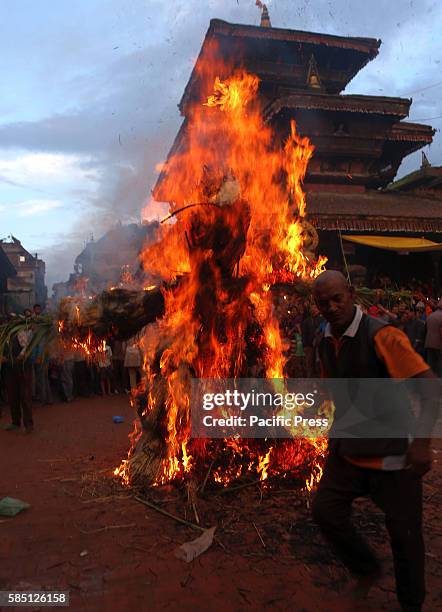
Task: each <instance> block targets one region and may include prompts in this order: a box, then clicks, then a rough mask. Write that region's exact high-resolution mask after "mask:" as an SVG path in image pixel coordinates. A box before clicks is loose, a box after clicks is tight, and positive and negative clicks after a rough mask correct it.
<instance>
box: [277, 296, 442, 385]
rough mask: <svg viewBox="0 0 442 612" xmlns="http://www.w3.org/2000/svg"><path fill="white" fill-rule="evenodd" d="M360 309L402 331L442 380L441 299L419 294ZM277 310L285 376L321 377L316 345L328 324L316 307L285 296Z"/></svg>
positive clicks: (362, 305) (311, 303) (361, 306)
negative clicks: (282, 341) (391, 302)
mask: <svg viewBox="0 0 442 612" xmlns="http://www.w3.org/2000/svg"><path fill="white" fill-rule="evenodd" d="M420 298H422V299H420ZM359 306H360V308H361V310H362V311H363V312H364V313H366V314H369V315H370V316H372V317H375V318H376V319H379V320H381V321H384V322H386V323H388V324H389V325H393V326H394V327H397V328H399V329H401V330H402V331H403V332H404V333H405V335H406V336H407V337H408V339H409V340H410V343H411V345H412V347H413V348H414V350H415V351H416V352H417V353H419V354H420V355H421V356H422V357H423V358H424V359H425V360H426V361H427V363H428V364H429V366H430V367H431V368H432V370H433V371H434V372H435V373H436V374H437V375H438V376H439V377H442V299H441V300H439V301H436V300H435V299H433V298H430V297H424V296H423V295H421V294H419V296H418V297H417V298H415V299H414V300H411V301H410V300H407V301H405V300H399V301H396V302H394V303H393V304H392V305H391V306H390V307H389V308H387V307H386V306H384V305H383V304H382V302H381V301H378V302H377V303H376V304H374V305H371V306H369V305H366V306H364V304H359ZM278 311H279V312H278V316H279V317H280V320H281V329H282V332H283V336H284V339H285V355H286V357H287V364H286V375H287V376H289V377H291V378H296V377H297V378H304V377H305V378H314V377H319V376H320V375H321V372H320V366H319V361H318V354H317V346H318V342H319V339H320V338H321V335H322V333H323V331H324V328H325V324H326V322H325V320H324V319H323V317H322V316H321V315H320V313H319V310H318V308H317V306H316V304H315V303H314V302H310V301H304V300H300V299H299V298H290V297H289V296H287V295H285V296H282V299H281V300H280V301H279V305H278Z"/></svg>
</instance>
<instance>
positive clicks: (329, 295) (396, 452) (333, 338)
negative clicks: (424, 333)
mask: <svg viewBox="0 0 442 612" xmlns="http://www.w3.org/2000/svg"><path fill="white" fill-rule="evenodd" d="M313 294H314V298H315V302H316V304H317V306H318V308H319V310H320V312H321V314H322V316H323V317H324V318H325V319H326V321H327V326H326V328H325V331H324V335H323V338H322V339H321V341H320V344H319V358H320V363H321V373H322V376H323V377H325V378H342V379H352V378H356V379H361V380H362V381H363V380H364V379H370V378H372V379H381V378H394V379H413V380H414V381H415V382H417V383H418V385H419V391H420V394H421V396H422V399H424V400H425V402H424V403H425V410H422V411H421V413H420V414H419V418H418V421H417V425H416V429H415V432H414V436H415V439H414V440H413V441H411V442H410V438H409V437H407V438H405V439H400V438H391V439H390V438H386V439H385V438H382V439H376V438H373V439H371V438H369V437H366V438H365V439H362V438H359V439H358V438H352V439H338V438H336V439H331V440H330V442H329V455H328V458H327V462H326V465H325V468H324V474H323V477H322V479H321V481H320V483H319V487H318V491H317V494H316V497H315V500H314V503H313V516H314V518H315V520H316V522H317V523H318V525H319V527H320V529H321V531H322V533H323V535H324V536H325V538H326V539H327V540H328V542H329V544H330V545H331V546H332V548H333V549H334V551H335V553H336V554H337V556H338V557H339V558H340V559H341V561H342V562H343V563H344V564H345V565H346V567H347V568H348V569H349V570H350V572H351V573H352V574H353V575H354V576H355V577H356V578H357V581H356V586H355V589H354V591H353V594H354V595H355V596H356V597H361V596H365V595H367V594H368V591H369V588H370V587H371V585H372V584H373V583H374V582H375V581H376V580H377V579H378V578H379V576H380V574H381V566H380V563H379V561H378V560H377V559H376V557H375V555H374V554H373V552H372V551H371V549H370V548H369V546H368V544H367V543H366V542H365V540H364V539H363V538H362V537H361V536H360V535H359V533H358V532H357V531H356V530H355V528H354V526H353V524H352V522H351V507H352V503H353V500H354V499H356V498H357V497H364V496H369V497H371V499H372V500H373V501H374V502H375V503H376V504H377V505H378V507H379V508H381V509H382V510H383V511H384V513H385V521H386V527H387V530H388V532H389V535H390V543H391V548H392V552H393V559H394V566H395V576H396V591H397V595H398V600H399V603H400V604H401V606H402V609H403V610H404V611H408V612H418V611H420V610H421V608H422V604H423V601H424V598H425V571H424V560H425V551H424V543H423V537H422V476H423V474H425V473H426V472H427V471H428V470H429V469H430V468H431V462H432V450H431V445H430V442H431V440H430V437H431V432H432V429H433V427H434V424H435V422H436V419H437V415H438V408H439V386H438V380H437V377H436V376H435V374H434V373H433V372H432V371H431V369H430V368H429V366H428V365H427V364H426V363H425V361H424V360H423V359H422V357H421V356H420V355H419V354H418V353H416V352H415V351H414V350H413V348H412V346H411V344H410V341H409V340H408V338H407V336H406V335H405V334H404V333H403V332H402V331H401V330H400V329H398V328H396V327H393V326H391V325H389V324H388V323H386V322H384V321H381V320H379V319H375V318H373V317H370V316H367V315H365V314H363V313H362V311H361V310H360V309H359V308H358V307H356V306H355V305H354V294H353V289H352V288H351V287H350V286H349V285H348V283H347V281H346V279H345V278H344V276H343V275H342V274H341V273H340V272H336V271H332V270H328V271H326V272H324V273H322V274H321V275H320V276H319V277H318V278H317V279H316V281H315V283H314V286H313ZM390 389H393V390H392V391H391V402H392V403H396V404H398V406H396V407H398V408H399V410H402V409H404V410H405V409H406V407H404V406H402V404H401V401H402V396H399V395H397V396H395V391H394V388H393V386H392V387H390ZM398 398H399V400H398ZM335 403H336V402H335ZM385 405H387V406H388V405H389V403H388V402H386V404H385ZM338 409H339V406H338V405H336V411H338Z"/></svg>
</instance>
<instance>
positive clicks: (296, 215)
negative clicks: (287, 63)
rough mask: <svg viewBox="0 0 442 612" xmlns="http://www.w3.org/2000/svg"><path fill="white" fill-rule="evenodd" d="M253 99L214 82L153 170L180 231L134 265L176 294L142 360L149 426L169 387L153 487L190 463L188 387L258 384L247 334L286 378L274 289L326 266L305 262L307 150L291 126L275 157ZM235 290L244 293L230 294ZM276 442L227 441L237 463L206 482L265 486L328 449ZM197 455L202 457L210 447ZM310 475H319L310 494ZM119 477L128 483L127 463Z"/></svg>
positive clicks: (249, 90) (248, 79) (166, 229)
mask: <svg viewBox="0 0 442 612" xmlns="http://www.w3.org/2000/svg"><path fill="white" fill-rule="evenodd" d="M202 72H204V68H203V70H202ZM225 72H226V67H225V66H224V67H222V73H225ZM258 89H259V79H258V77H256V76H254V75H251V74H248V73H246V72H244V71H240V72H236V73H234V74H233V75H232V76H230V77H229V78H227V79H223V80H222V79H221V78H219V77H217V78H216V79H215V83H214V86H213V93H212V94H211V95H209V96H208V99H207V102H206V103H204V104H195V105H194V106H193V107H192V108H190V110H189V114H188V120H187V132H186V134H187V136H186V144H185V146H184V145H183V146H181V147H179V149H178V150H177V152H176V153H175V154H174V155H173V156H172V157H171V158H170V159H169V160H168V161H167V162H166V163H165V164H162V165H161V170H162V173H163V175H162V184H161V186H160V188H159V197H163V198H164V199H168V200H169V201H170V202H171V211H172V213H173V214H175V213H176V220H177V221H176V223H174V224H169V225H163V226H162V227H161V230H160V233H159V237H158V241H157V243H156V244H155V245H153V246H151V247H149V248H147V249H146V250H145V251H144V253H143V255H142V259H143V263H144V269H145V270H146V271H148V273H149V274H150V275H151V276H155V275H159V276H161V277H162V278H163V279H164V280H165V281H169V282H170V281H173V280H175V279H179V283H178V285H177V286H176V287H174V288H173V289H167V290H164V291H163V293H164V298H165V314H164V317H163V318H162V320H161V321H160V322H159V333H158V338H157V342H156V346H155V347H154V348H153V349H151V351H150V353H149V354H147V355H146V359H145V369H146V380H147V390H148V395H149V397H148V400H149V401H148V408H146V414H145V416H147V415H148V414H149V413H150V412H152V411H154V410H156V409H157V407H158V402H159V401H160V400H159V399H158V397H157V396H156V395H155V393H154V392H153V391H152V389H154V388H155V385H158V380H159V379H161V380H163V381H165V382H164V384H165V399H164V414H165V419H164V425H165V427H164V431H165V434H164V449H165V450H164V455H163V459H162V463H161V467H160V470H159V473H158V475H157V477H156V479H155V483H156V484H160V483H163V482H167V481H170V480H173V479H174V478H176V477H178V476H182V475H184V473H186V472H189V471H190V470H191V469H192V466H194V465H195V462H196V461H197V455H198V453H197V452H196V446H195V445H196V443H195V445H192V442H191V441H190V439H189V435H190V391H189V389H190V380H191V378H195V377H197V378H219V377H223V378H234V377H238V376H243V375H244V374H245V375H248V376H250V375H256V371H254V372H251V370H250V368H249V365H250V364H248V362H247V347H248V341H249V340H248V337H249V335H250V327H251V325H252V323H253V322H255V323H256V326H257V328H258V329H259V330H261V332H260V333H258V334H257V336H258V340H257V342H258V344H259V353H260V360H261V366H262V374H263V375H264V376H265V377H267V378H271V379H281V378H283V377H284V366H285V362H286V358H285V356H284V352H283V349H284V347H283V342H282V339H281V334H280V329H279V322H278V320H277V318H276V315H275V313H274V307H273V302H272V293H271V291H270V288H271V286H272V285H273V284H274V283H276V282H280V281H281V280H283V281H284V282H289V283H294V282H296V280H297V279H302V280H303V281H308V280H309V279H312V278H315V277H316V276H317V275H318V274H319V273H320V272H321V271H322V270H323V269H324V266H325V262H326V258H324V257H320V258H319V259H318V260H317V261H315V260H314V259H313V256H312V254H311V253H310V254H306V253H304V250H303V249H304V246H305V244H304V242H305V235H304V229H305V217H306V201H305V195H304V192H303V189H302V185H303V180H304V177H305V174H306V171H307V166H308V163H309V160H310V159H311V157H312V155H313V152H314V147H313V146H312V144H311V143H310V142H309V140H308V138H303V137H301V136H300V135H299V134H298V133H297V131H296V124H295V122H294V121H292V122H291V124H290V133H289V135H288V137H287V138H286V140H285V142H284V144H283V146H282V147H277V146H275V134H274V133H273V131H272V129H271V128H270V127H269V126H268V125H267V124H266V123H265V122H264V119H263V115H262V110H261V108H260V106H259V103H258V99H257V94H258ZM226 279H231V280H226ZM235 283H236V286H238V287H240V290H237V291H235V290H233V289H232V286H235ZM150 288H151V286H148V287H146V288H145V289H146V290H149V289H150ZM220 330H221V331H220ZM255 340H256V338H255ZM158 354H160V359H159V364H160V366H159V371H158V366H156V365H155V363H158V359H157V355H158ZM256 367H257V368H258V369H259V365H258V366H256ZM155 368H157V369H155ZM139 435H141V433H139V434H138V437H139ZM137 439H138V438H137V436H134V437H133V445H135V444H136V441H137ZM279 442H280V444H276V443H275V444H272V446H270V447H268V444H267V448H266V450H265V452H264V453H263V452H262V448H263V447H262V445H260V444H254V443H253V442H250V443H248V442H246V441H240V442H239V441H235V440H225V441H224V443H223V444H224V445H225V446H224V448H225V450H226V452H229V453H233V454H234V455H235V456H236V459H235V460H232V463H231V465H230V466H228V467H224V468H223V470H221V469H216V470H214V473H213V479H214V480H215V482H222V483H223V484H226V483H227V482H229V481H231V480H232V479H234V478H238V477H239V476H240V475H241V474H244V473H245V472H247V471H249V470H252V469H253V470H256V472H257V473H258V474H259V476H260V479H261V480H266V479H267V478H268V477H269V475H271V474H275V473H280V474H281V473H282V472H281V470H282V471H284V470H286V471H289V470H290V469H291V468H292V467H294V466H295V467H296V466H299V465H300V464H302V461H303V458H306V457H310V459H311V460H312V461H313V463H314V465H315V466H316V459H315V457H316V456H318V457H320V456H322V454H323V452H324V449H325V443H324V442H323V441H321V440H318V441H316V442H315V441H309V442H306V443H305V445H304V447H303V446H302V445H300V444H299V441H291V442H287V441H279ZM201 448H203V451H202V452H205V451H204V449H206V448H207V444H202V445H201ZM258 448H260V449H261V450H258ZM254 449H256V450H254ZM240 457H241V458H242V460H241V461H238V459H239V458H240ZM312 457H313V459H312ZM318 461H319V463H318V465H320V460H319V459H318ZM318 471H319V468H316V467H315V470H314V473H313V472H312V475H311V478H309V479H308V483H306V486H307V488H309V487H312V486H313V484H314V482H315V478H316V476H315V474H316V475H317V473H318ZM116 475H118V476H120V477H122V479H123V481H124V482H129V481H130V460H129V462H126V463H124V464H123V465H122V466H120V468H117V470H116ZM312 479H313V480H312Z"/></svg>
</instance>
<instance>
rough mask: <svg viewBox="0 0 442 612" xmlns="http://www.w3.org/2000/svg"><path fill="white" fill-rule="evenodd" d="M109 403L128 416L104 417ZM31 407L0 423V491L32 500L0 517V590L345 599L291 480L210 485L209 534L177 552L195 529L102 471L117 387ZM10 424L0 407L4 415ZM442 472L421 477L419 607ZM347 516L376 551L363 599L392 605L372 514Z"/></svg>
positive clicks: (210, 602)
mask: <svg viewBox="0 0 442 612" xmlns="http://www.w3.org/2000/svg"><path fill="white" fill-rule="evenodd" d="M113 415H122V416H124V419H125V421H124V423H123V424H120V425H116V424H114V423H113V421H112V416H113ZM34 416H35V427H36V428H35V432H34V433H33V434H32V435H25V434H24V433H22V432H6V431H0V469H1V480H0V498H2V497H4V496H12V497H17V498H19V499H22V500H24V501H26V502H28V503H30V504H31V507H30V508H29V509H28V510H26V511H24V512H22V513H21V514H19V515H17V516H16V517H14V518H10V519H4V518H1V519H0V590H2V589H3V590H11V589H22V590H38V589H41V590H43V589H50V588H54V589H63V590H68V591H70V598H71V604H70V609H71V610H79V611H85V612H86V611H87V612H89V611H94V612H95V611H109V612H113V611H115V612H119V611H121V612H123V611H127V610H171V611H175V610H180V611H184V612H185V611H191V610H192V611H195V610H201V611H203V610H204V611H207V610H229V611H230V610H232V611H240V610H241V611H242V610H281V611H282V610H287V609H289V610H295V611H300V612H301V611H308V612H310V611H311V612H317V611H319V612H321V611H324V612H326V611H327V612H329V611H333V610H343V609H344V608H343V603H342V599H341V595H340V592H341V591H342V589H343V588H345V586H346V583H347V576H346V573H345V571H344V570H343V568H342V567H341V566H340V565H339V564H338V563H337V562H336V561H335V560H334V558H333V556H332V555H331V553H330V552H329V550H328V548H327V547H326V546H325V545H324V544H323V542H322V540H321V538H320V536H319V534H318V533H317V530H316V528H315V526H314V525H313V523H312V522H311V519H310V514H309V510H308V500H307V499H306V498H305V497H303V496H301V495H300V494H299V492H297V491H290V490H281V489H280V490H278V491H268V490H265V489H261V488H260V487H257V486H255V487H249V488H247V489H243V490H241V491H238V492H233V493H229V494H227V495H219V494H215V493H210V494H208V495H207V496H206V499H205V500H203V502H202V504H201V506H200V507H199V513H200V518H201V523H202V524H203V525H205V526H210V525H213V524H214V522H213V521H214V520H217V521H218V525H219V527H218V541H217V542H215V543H214V544H213V545H212V547H211V548H210V549H209V550H208V551H207V552H205V553H204V554H203V555H202V556H200V557H199V558H198V559H196V560H195V561H193V562H191V563H189V564H187V563H185V562H184V561H181V560H178V559H177V558H176V557H175V556H174V550H175V548H176V547H177V546H179V545H180V544H182V543H183V542H186V541H189V540H192V539H194V538H195V537H196V536H197V535H198V533H196V532H195V531H193V530H192V529H191V528H189V527H186V526H182V525H180V524H178V523H176V522H175V521H173V520H172V519H170V518H167V517H165V516H163V515H161V514H159V513H157V512H156V511H155V510H152V509H150V508H148V507H145V506H143V505H141V504H140V503H138V502H137V501H135V500H134V499H132V498H131V497H130V496H129V495H130V494H129V492H128V491H126V490H124V489H122V488H120V487H119V486H118V485H116V484H115V483H114V482H113V481H112V479H111V478H110V476H111V472H112V470H113V468H115V466H117V465H118V464H119V463H120V460H121V459H122V458H123V457H124V456H125V455H126V451H127V447H128V440H127V436H128V433H129V431H130V430H131V419H132V411H131V408H130V406H129V402H128V399H127V397H126V396H124V397H123V396H113V397H111V398H108V399H105V398H94V399H89V400H88V399H81V400H76V401H74V402H72V403H70V404H58V405H54V406H44V407H35V411H34ZM7 423H8V418H7V416H6V415H5V416H3V418H2V419H1V421H0V425H5V424H7ZM438 456H439V457H440V458H442V452H441V453H440V454H438ZM441 482H442V466H441V464H440V463H439V464H437V465H436V467H435V469H434V471H433V472H432V474H431V475H430V476H428V477H427V478H426V482H425V497H426V505H425V535H426V542H427V582H428V597H427V602H426V607H425V609H426V610H428V611H433V610H436V609H442V528H441V523H440V507H441V502H442V495H441V487H440V485H441ZM155 494H156V495H157V496H160V497H161V503H162V505H163V507H165V508H167V507H168V505H167V502H168V500H169V499H170V507H171V508H173V512H174V513H178V512H179V513H180V514H181V516H182V517H184V516H185V515H186V512H188V511H187V504H186V500H185V499H184V497H183V498H182V502H180V503H178V505H177V499H178V500H180V493H177V492H176V490H175V489H174V488H173V487H169V488H166V489H164V490H162V491H158V492H156V493H155ZM188 519H189V520H192V521H194V520H195V519H194V516H193V515H192V516H188ZM356 521H357V522H358V524H359V525H360V528H361V530H362V531H363V532H364V533H366V535H367V537H368V538H370V540H371V542H372V543H373V545H374V546H375V548H376V549H377V550H378V551H379V554H380V556H381V557H382V558H383V559H385V572H386V573H385V577H384V578H383V579H382V581H381V582H380V583H379V585H378V586H376V588H374V590H373V591H372V594H371V595H370V598H369V600H368V602H369V603H370V604H371V608H370V609H377V610H388V611H392V610H397V609H398V608H397V604H396V599H395V592H394V581H393V574H392V564H391V555H390V552H389V547H388V544H387V542H386V534H385V530H384V528H383V525H382V516H381V515H380V514H379V512H378V511H377V510H375V509H374V508H373V507H372V506H371V505H370V504H367V503H366V502H362V503H358V505H357V513H356ZM28 609H29V610H31V609H32V608H28ZM35 609H36V610H37V609H39V608H38V607H36V608H35ZM60 609H61V608H60ZM358 609H359V610H363V609H364V607H363V606H362V605H359V606H358Z"/></svg>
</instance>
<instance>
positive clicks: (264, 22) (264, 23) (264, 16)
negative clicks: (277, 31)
mask: <svg viewBox="0 0 442 612" xmlns="http://www.w3.org/2000/svg"><path fill="white" fill-rule="evenodd" d="M256 6H258V7H259V8H260V9H261V24H260V25H261V27H262V28H271V27H272V24H271V22H270V15H269V9H268V8H267V5H266V4H263V3H262V2H261V0H256Z"/></svg>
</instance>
